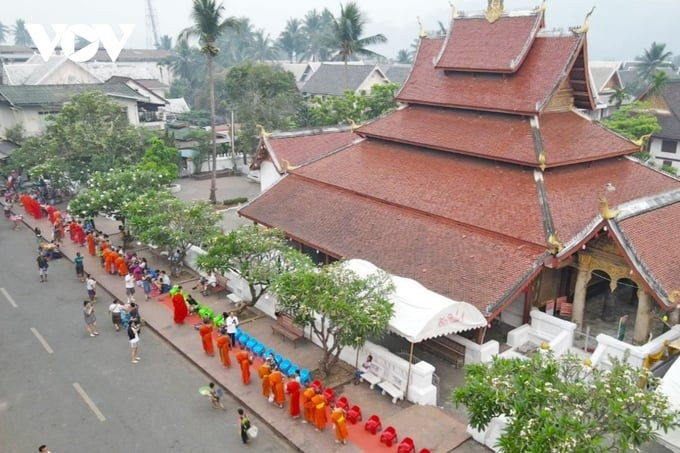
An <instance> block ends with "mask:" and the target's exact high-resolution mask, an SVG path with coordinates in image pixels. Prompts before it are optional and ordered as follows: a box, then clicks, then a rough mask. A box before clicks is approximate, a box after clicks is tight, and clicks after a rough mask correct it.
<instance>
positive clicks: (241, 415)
mask: <svg viewBox="0 0 680 453" xmlns="http://www.w3.org/2000/svg"><path fill="white" fill-rule="evenodd" d="M238 426H239V430H240V431H241V440H242V441H243V443H244V444H247V443H248V430H249V429H250V420H248V417H247V416H246V413H245V412H244V411H243V409H241V408H239V410H238Z"/></svg>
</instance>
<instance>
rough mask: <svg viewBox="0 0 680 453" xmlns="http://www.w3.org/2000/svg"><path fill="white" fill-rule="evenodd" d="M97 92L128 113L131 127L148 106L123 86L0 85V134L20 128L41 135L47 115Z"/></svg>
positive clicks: (143, 99)
mask: <svg viewBox="0 0 680 453" xmlns="http://www.w3.org/2000/svg"><path fill="white" fill-rule="evenodd" d="M90 91H98V92H101V93H104V94H106V95H107V96H108V97H110V98H111V99H112V100H114V101H115V102H117V103H118V104H120V105H121V108H123V109H124V110H125V111H126V112H127V117H128V120H129V121H130V124H133V125H135V126H138V125H139V124H140V122H139V108H140V107H139V106H140V105H143V104H146V103H148V102H150V100H149V98H147V97H144V96H141V95H140V94H139V93H137V92H136V91H134V90H133V89H132V88H130V87H128V86H127V85H125V84H123V83H90V84H68V85H0V130H4V129H9V128H11V127H14V126H16V125H18V124H21V125H23V127H24V131H25V134H26V135H35V134H38V133H40V132H42V131H43V130H44V128H45V126H46V119H47V118H48V117H49V115H52V114H55V113H58V112H59V111H61V109H62V107H63V106H64V104H66V103H67V102H69V101H70V100H71V98H72V97H73V96H75V95H77V94H83V93H87V92H90Z"/></svg>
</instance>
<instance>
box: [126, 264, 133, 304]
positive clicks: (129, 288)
mask: <svg viewBox="0 0 680 453" xmlns="http://www.w3.org/2000/svg"><path fill="white" fill-rule="evenodd" d="M125 295H126V296H127V301H128V304H129V303H130V302H134V301H135V276H134V274H133V273H132V271H128V273H127V274H126V275H125Z"/></svg>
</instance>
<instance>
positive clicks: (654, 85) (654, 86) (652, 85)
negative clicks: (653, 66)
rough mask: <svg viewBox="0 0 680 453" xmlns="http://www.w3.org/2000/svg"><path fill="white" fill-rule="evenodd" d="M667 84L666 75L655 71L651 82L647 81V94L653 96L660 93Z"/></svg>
mask: <svg viewBox="0 0 680 453" xmlns="http://www.w3.org/2000/svg"><path fill="white" fill-rule="evenodd" d="M667 83H668V74H666V73H665V72H664V71H656V72H655V73H654V75H653V76H652V80H650V81H649V88H648V89H647V94H649V95H650V96H654V95H657V94H659V93H661V90H663V88H664V87H665V86H666V84H667Z"/></svg>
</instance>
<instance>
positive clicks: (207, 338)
mask: <svg viewBox="0 0 680 453" xmlns="http://www.w3.org/2000/svg"><path fill="white" fill-rule="evenodd" d="M212 330H213V329H212V326H211V325H210V324H202V325H201V327H200V329H198V333H199V334H200V335H201V340H202V342H203V350H204V351H205V353H206V354H208V355H209V356H214V355H215V348H213V338H212Z"/></svg>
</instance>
